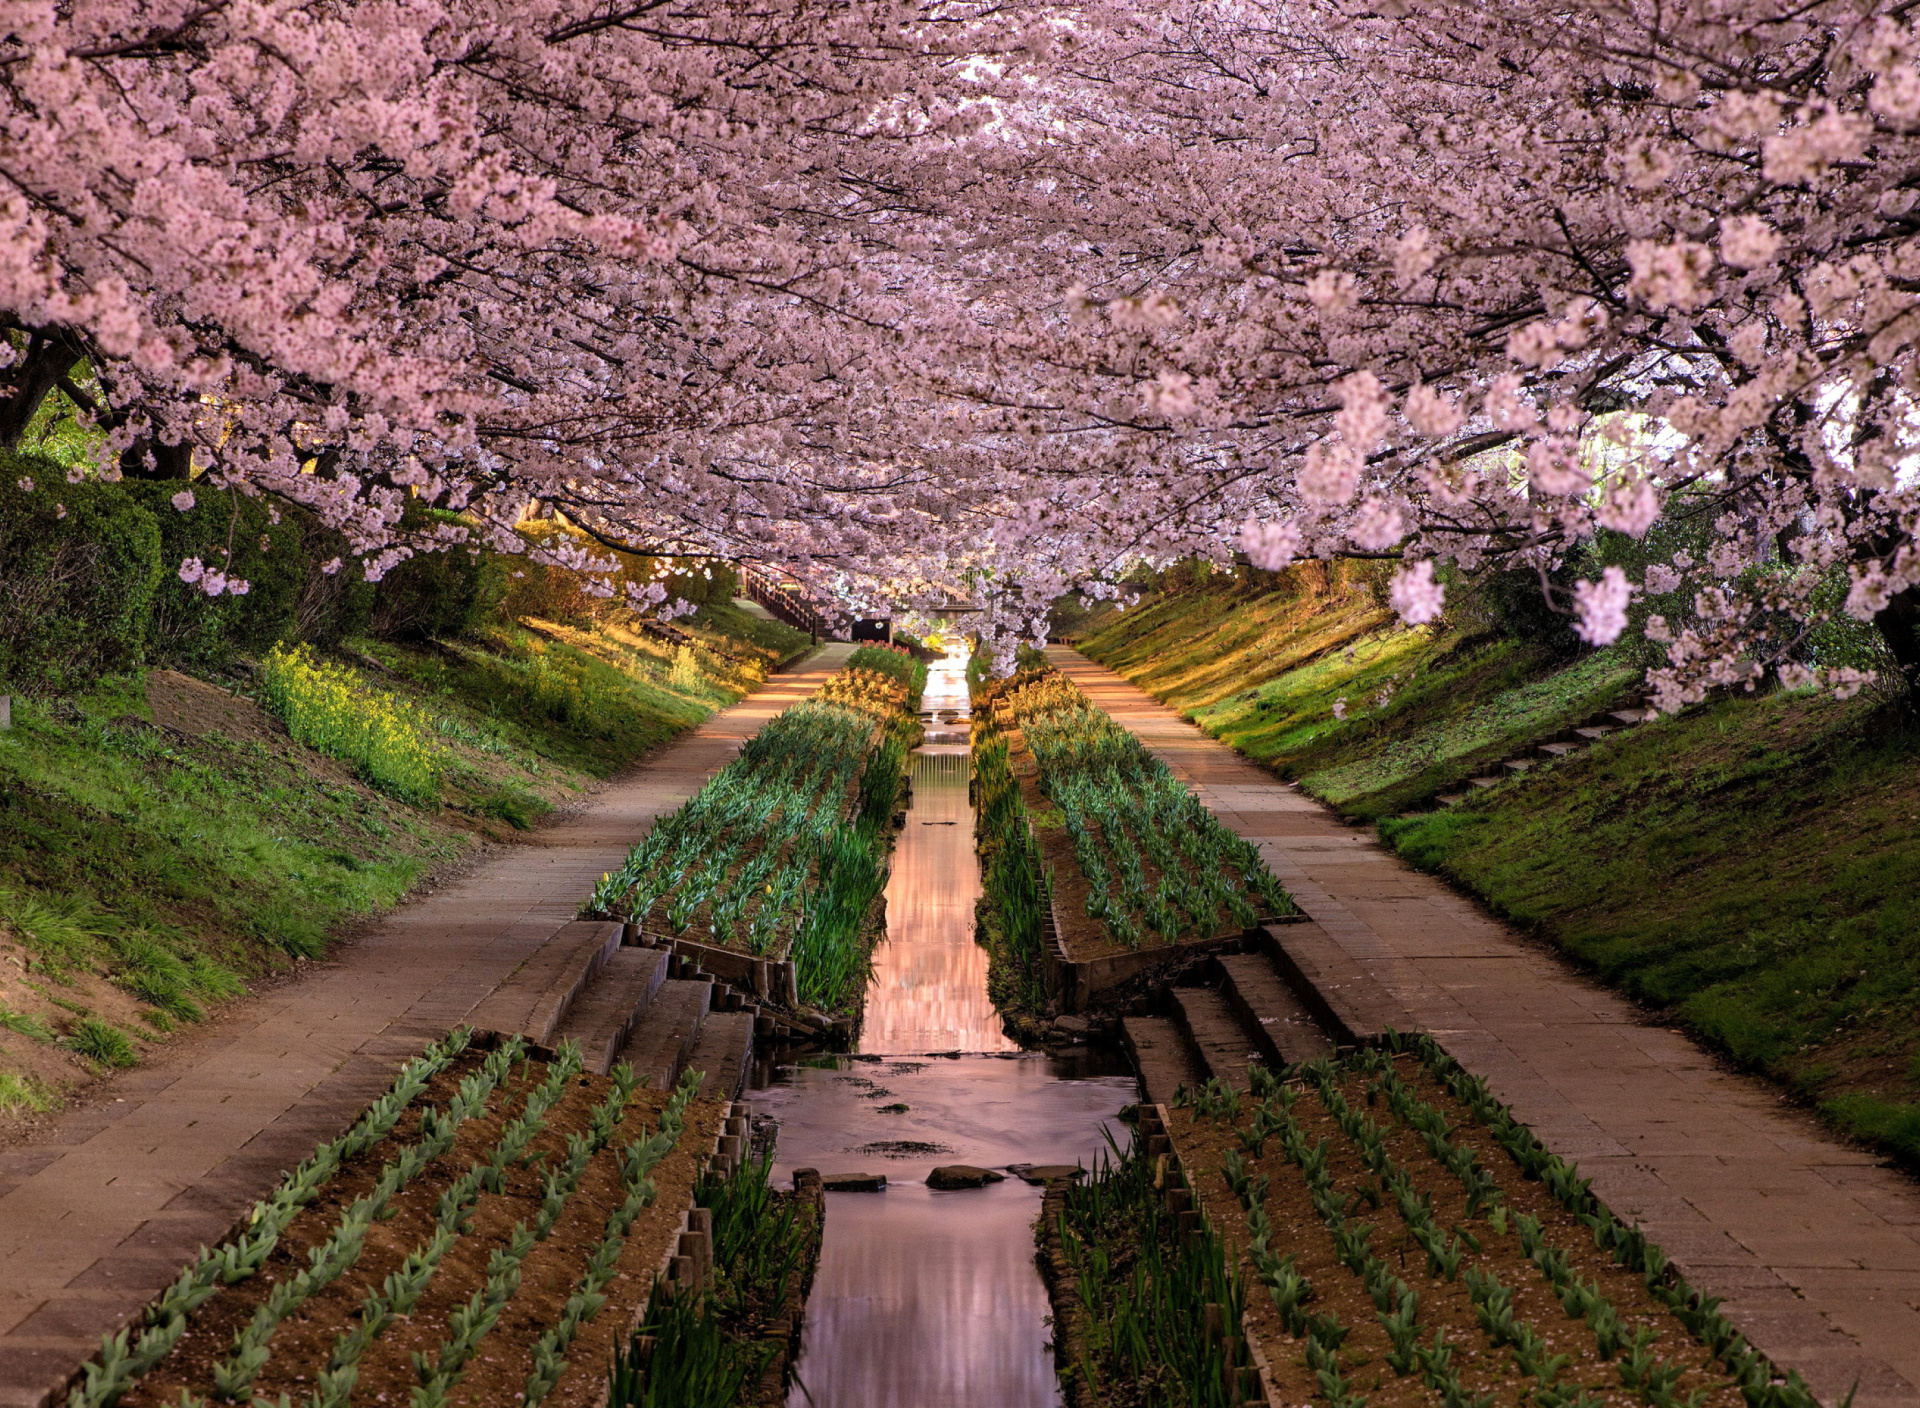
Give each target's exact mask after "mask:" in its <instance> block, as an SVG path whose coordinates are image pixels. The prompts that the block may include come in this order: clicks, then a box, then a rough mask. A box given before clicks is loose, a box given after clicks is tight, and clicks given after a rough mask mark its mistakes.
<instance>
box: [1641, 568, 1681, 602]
mask: <svg viewBox="0 0 1920 1408" xmlns="http://www.w3.org/2000/svg"><path fill="white" fill-rule="evenodd" d="M1682 580H1684V579H1683V578H1682V577H1681V576H1680V574H1679V573H1678V572H1676V571H1674V570H1673V569H1672V568H1671V567H1668V566H1667V565H1666V564H1665V563H1662V562H1656V563H1654V564H1653V565H1652V566H1651V567H1649V568H1648V569H1647V578H1646V587H1647V592H1648V594H1649V595H1652V596H1665V595H1666V594H1667V593H1668V592H1674V591H1678V590H1679V589H1680V583H1681V581H1682Z"/></svg>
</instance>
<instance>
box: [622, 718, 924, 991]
mask: <svg viewBox="0 0 1920 1408" xmlns="http://www.w3.org/2000/svg"><path fill="white" fill-rule="evenodd" d="M906 752H907V745H906V740H905V738H904V736H903V733H902V731H901V730H900V729H898V728H895V727H892V726H891V725H889V726H888V727H886V728H884V729H883V728H881V727H880V726H879V725H877V723H876V721H875V719H874V718H873V716H871V715H870V714H867V713H863V712H861V711H859V710H856V709H850V708H843V707H840V706H838V705H833V704H822V703H818V702H816V701H811V700H809V701H806V702H804V703H801V704H797V705H795V706H794V707H793V708H791V709H788V710H785V711H784V712H783V713H781V714H779V715H778V716H777V717H775V718H774V719H773V720H772V721H770V722H769V723H768V724H767V726H766V727H765V728H764V729H762V730H761V731H760V732H759V733H758V734H757V735H756V736H755V737H754V738H752V739H751V740H749V741H748V743H747V745H746V747H745V748H744V749H742V750H741V754H740V756H739V757H738V758H737V759H735V760H734V761H733V762H732V763H730V764H728V766H727V767H726V768H724V769H722V771H721V772H720V773H719V775H718V776H716V777H715V778H713V780H712V781H710V782H709V783H708V784H707V785H706V786H705V787H704V788H702V789H701V790H700V792H699V793H698V794H697V795H696V796H695V797H694V798H693V799H692V800H690V801H689V802H688V803H687V804H686V805H685V806H683V807H681V808H680V809H679V810H678V811H676V812H674V813H673V814H671V815H670V816H666V817H663V818H661V820H660V821H658V822H656V823H655V824H654V827H653V829H652V830H651V831H650V832H649V833H648V835H647V837H646V839H645V840H643V841H642V842H641V843H640V844H639V845H637V846H635V847H634V848H633V849H632V851H631V852H630V853H629V854H628V856H627V859H626V861H625V862H623V863H622V865H621V866H620V868H619V870H617V871H614V872H612V873H610V874H608V875H606V876H604V877H602V879H601V882H600V884H599V885H598V886H597V887H596V888H595V889H594V892H593V894H592V896H591V897H590V899H589V900H588V902H587V905H586V911H585V912H587V913H590V914H599V915H607V916H619V917H630V916H631V917H638V916H644V915H645V914H647V913H648V912H649V911H651V910H652V909H653V908H654V907H655V906H656V905H657V904H660V903H661V902H662V901H664V902H665V915H666V921H667V927H668V928H669V929H670V930H671V931H672V932H673V933H674V934H676V935H680V934H686V933H688V932H690V931H693V930H695V929H696V927H697V922H698V920H699V919H700V917H701V916H702V915H705V917H706V921H705V928H704V930H703V931H701V932H699V934H698V937H699V938H700V939H701V940H702V941H704V942H712V943H715V944H718V945H720V946H723V947H740V948H744V949H745V950H746V951H747V952H749V953H752V954H755V955H772V956H776V957H779V956H785V957H790V958H791V959H792V960H793V963H794V973H795V981H796V984H797V986H798V988H799V993H800V999H801V1001H802V1002H805V1003H808V1004H809V1005H812V1006H817V1007H824V1008H829V1009H832V1008H839V1007H842V1006H845V1005H846V1004H847V1003H848V1001H849V1000H850V999H851V998H852V997H853V996H857V994H858V993H859V992H860V991H861V990H862V988H863V986H864V984H865V981H866V963H867V953H866V946H865V944H864V943H863V942H862V940H861V928H862V921H863V920H864V918H865V916H866V914H867V912H868V911H869V909H870V908H871V906H872V903H873V900H874V897H875V896H876V895H878V894H879V892H880V890H881V888H882V887H883V886H884V885H885V883H886V866H885V853H886V837H887V826H888V822H889V820H890V818H891V816H892V813H893V808H894V805H895V802H896V800H897V798H898V796H899V791H900V783H901V778H902V777H903V776H904V774H905V764H906Z"/></svg>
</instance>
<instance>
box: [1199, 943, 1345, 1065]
mask: <svg viewBox="0 0 1920 1408" xmlns="http://www.w3.org/2000/svg"><path fill="white" fill-rule="evenodd" d="M1220 971H1221V972H1222V973H1223V974H1224V975H1225V976H1226V986H1225V987H1223V988H1222V989H1221V994H1220V995H1221V996H1222V997H1224V998H1225V999H1226V1000H1227V1004H1228V1005H1229V1006H1230V1007H1232V1008H1233V1009H1234V1011H1235V1013H1236V1014H1237V1015H1238V1016H1239V1018H1240V1021H1241V1024H1242V1025H1243V1026H1244V1027H1245V1028H1246V1029H1247V1031H1248V1033H1249V1034H1250V1035H1251V1036H1252V1037H1253V1040H1254V1044H1255V1046H1256V1048H1257V1049H1258V1050H1259V1052H1260V1055H1261V1057H1262V1059H1264V1060H1265V1061H1266V1063H1267V1065H1268V1066H1270V1067H1271V1068H1272V1069H1273V1070H1274V1071H1275V1072H1276V1073H1277V1072H1278V1071H1280V1070H1281V1069H1282V1068H1283V1067H1286V1066H1291V1065H1293V1064H1294V1063H1295V1062H1296V1061H1311V1060H1313V1059H1314V1058H1315V1057H1316V1056H1331V1055H1332V1054H1333V1042H1332V1041H1330V1040H1329V1039H1328V1038H1327V1034H1326V1033H1325V1032H1324V1031H1322V1030H1321V1029H1320V1024H1319V1023H1318V1022H1316V1021H1314V1020H1313V1014H1312V1013H1310V1012H1308V1011H1307V1009H1306V1007H1305V1005H1304V1004H1303V1003H1302V1002H1301V1001H1300V997H1299V995H1298V994H1297V993H1295V992H1294V990H1293V989H1292V988H1290V987H1288V986H1287V984H1286V980H1285V979H1283V978H1282V977H1281V976H1280V973H1279V970H1278V969H1276V968H1275V967H1274V966H1273V960H1272V959H1270V958H1268V957H1267V956H1266V955H1265V954H1260V953H1235V954H1228V955H1226V956H1224V957H1222V958H1221V959H1220Z"/></svg>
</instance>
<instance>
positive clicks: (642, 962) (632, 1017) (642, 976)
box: [553, 948, 668, 1076]
mask: <svg viewBox="0 0 1920 1408" xmlns="http://www.w3.org/2000/svg"><path fill="white" fill-rule="evenodd" d="M667 963H668V955H667V953H666V951H665V950H664V949H657V948H620V949H615V950H614V952H613V956H612V957H611V958H609V959H608V960H607V962H606V965H605V966H604V967H603V968H602V969H601V970H600V972H599V974H598V975H597V976H596V977H595V979H594V980H593V981H592V982H591V983H589V984H588V985H587V987H586V989H585V991H584V992H582V993H581V995H580V996H579V997H577V998H575V999H574V1002H573V1006H572V1009H571V1010H570V1011H569V1012H568V1013H567V1017H566V1020H565V1021H563V1022H561V1024H560V1026H559V1029H558V1030H557V1031H555V1033H554V1038H553V1039H554V1043H555V1044H556V1045H558V1044H559V1043H560V1042H562V1041H573V1042H576V1043H578V1045H579V1047H580V1054H581V1056H582V1058H583V1059H584V1060H585V1061H586V1066H587V1069H588V1070H589V1071H592V1072H593V1073H594V1074H595V1075H601V1076H603V1075H605V1074H606V1073H607V1072H609V1071H611V1070H612V1069H613V1068H614V1066H615V1065H616V1064H617V1063H618V1061H619V1057H620V1050H621V1048H622V1047H624V1046H625V1045H626V1044H627V1038H628V1037H630V1036H631V1035H632V1034H633V1029H634V1026H635V1025H636V1024H637V1023H638V1022H640V1021H642V1020H643V1019H644V1017H645V1015H646V1010H647V1005H648V1004H649V1003H650V1002H651V1001H652V1000H653V995H654V994H655V993H656V992H658V991H659V990H660V984H661V983H662V982H663V981H665V979H666V976H667Z"/></svg>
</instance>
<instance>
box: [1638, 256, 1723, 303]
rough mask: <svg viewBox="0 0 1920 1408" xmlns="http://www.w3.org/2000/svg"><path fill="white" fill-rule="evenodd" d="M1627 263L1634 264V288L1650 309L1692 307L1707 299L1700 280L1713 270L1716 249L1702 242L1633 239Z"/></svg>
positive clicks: (1705, 289) (1705, 290) (1706, 292)
mask: <svg viewBox="0 0 1920 1408" xmlns="http://www.w3.org/2000/svg"><path fill="white" fill-rule="evenodd" d="M1627 263H1628V264H1630V265H1631V266H1632V267H1633V282H1632V284H1631V287H1632V289H1633V291H1634V292H1635V293H1637V294H1638V295H1640V297H1641V298H1643V299H1645V300H1646V302H1647V306H1648V307H1649V308H1656V309H1657V308H1679V309H1683V310H1691V309H1694V308H1698V307H1699V306H1700V305H1701V304H1703V303H1705V302H1706V301H1707V298H1708V290H1707V288H1706V286H1705V285H1704V284H1703V283H1702V282H1701V281H1702V280H1704V279H1705V278H1706V277H1707V276H1708V275H1710V274H1711V273H1712V272H1713V251H1712V250H1710V249H1708V248H1707V247H1706V246H1705V245H1703V244H1696V243H1694V242H1693V241H1691V240H1675V241H1673V242H1672V243H1671V244H1660V243H1658V242H1657V241H1654V240H1630V241H1629V242H1628V243H1627Z"/></svg>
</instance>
